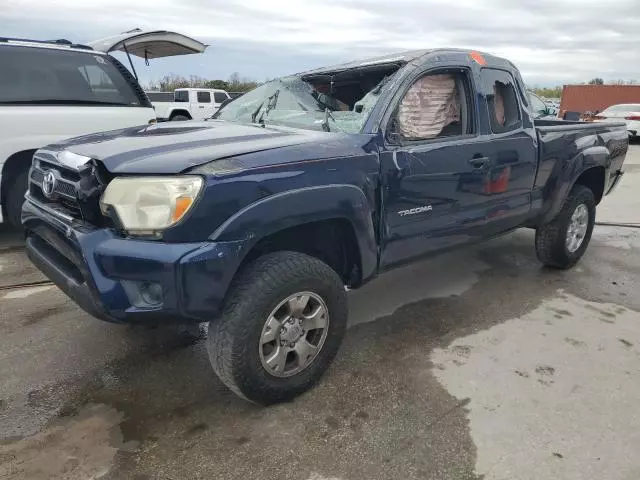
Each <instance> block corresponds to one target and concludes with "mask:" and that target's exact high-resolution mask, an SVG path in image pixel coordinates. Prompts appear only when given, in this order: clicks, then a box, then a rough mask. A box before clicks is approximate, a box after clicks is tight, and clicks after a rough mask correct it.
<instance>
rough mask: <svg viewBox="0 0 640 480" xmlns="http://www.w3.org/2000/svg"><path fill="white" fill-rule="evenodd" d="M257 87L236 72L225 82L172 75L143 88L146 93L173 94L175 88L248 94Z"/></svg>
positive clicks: (256, 83) (254, 82) (254, 83)
mask: <svg viewBox="0 0 640 480" xmlns="http://www.w3.org/2000/svg"><path fill="white" fill-rule="evenodd" d="M257 86H258V82H256V81H254V80H251V79H248V78H246V77H240V74H239V73H237V72H234V73H232V74H231V75H230V76H229V78H228V79H227V80H208V79H206V78H202V77H199V76H197V75H191V76H190V77H189V78H187V77H183V76H181V75H176V74H175V73H172V74H170V75H165V76H164V77H162V78H160V79H159V80H152V81H151V82H149V84H148V85H146V86H145V90H146V91H148V92H173V91H174V90H175V89H176V88H217V89H221V90H226V91H227V92H248V91H249V90H253V89H254V88H256V87H257Z"/></svg>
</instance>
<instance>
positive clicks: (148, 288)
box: [122, 280, 163, 308]
mask: <svg viewBox="0 0 640 480" xmlns="http://www.w3.org/2000/svg"><path fill="white" fill-rule="evenodd" d="M122 287H123V288H124V291H125V293H126V294H127V297H128V298H129V302H131V305H133V306H134V307H137V308H156V307H160V306H162V301H163V298H162V285H160V284H159V283H153V282H138V281H135V280H122Z"/></svg>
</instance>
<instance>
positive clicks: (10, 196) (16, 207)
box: [5, 170, 29, 229]
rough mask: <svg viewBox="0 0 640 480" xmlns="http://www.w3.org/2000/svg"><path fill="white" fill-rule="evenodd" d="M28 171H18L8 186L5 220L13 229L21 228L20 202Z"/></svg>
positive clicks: (22, 197)
mask: <svg viewBox="0 0 640 480" xmlns="http://www.w3.org/2000/svg"><path fill="white" fill-rule="evenodd" d="M28 175H29V171H28V170H27V171H24V172H22V173H20V174H19V175H18V176H17V177H16V178H15V179H14V180H13V181H12V182H11V185H9V186H8V191H7V196H6V197H5V198H6V200H7V206H6V213H7V222H8V223H9V225H11V227H12V228H14V229H20V228H22V221H21V215H22V204H23V203H24V194H25V193H26V191H27V187H28V186H29V185H28V180H29V176H28Z"/></svg>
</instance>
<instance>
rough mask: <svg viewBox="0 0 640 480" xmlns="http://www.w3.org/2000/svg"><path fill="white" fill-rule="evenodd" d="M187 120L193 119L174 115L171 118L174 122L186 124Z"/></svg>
mask: <svg viewBox="0 0 640 480" xmlns="http://www.w3.org/2000/svg"><path fill="white" fill-rule="evenodd" d="M185 120H191V119H190V118H189V117H187V116H186V115H174V116H173V117H171V121H172V122H184V121H185Z"/></svg>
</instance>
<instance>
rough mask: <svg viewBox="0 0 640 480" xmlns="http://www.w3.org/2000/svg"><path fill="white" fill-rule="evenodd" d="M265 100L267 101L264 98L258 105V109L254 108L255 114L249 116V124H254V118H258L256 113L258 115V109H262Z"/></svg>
mask: <svg viewBox="0 0 640 480" xmlns="http://www.w3.org/2000/svg"><path fill="white" fill-rule="evenodd" d="M267 100H269V99H268V98H265V99H264V100H263V101H262V102H261V103H260V105H258V108H256V110H255V112H253V113H252V114H251V123H256V117H257V116H258V113H260V109H261V108H262V106H263V105H264V102H266V101H267Z"/></svg>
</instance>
